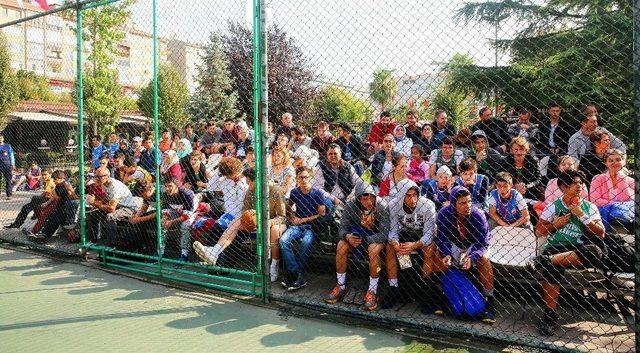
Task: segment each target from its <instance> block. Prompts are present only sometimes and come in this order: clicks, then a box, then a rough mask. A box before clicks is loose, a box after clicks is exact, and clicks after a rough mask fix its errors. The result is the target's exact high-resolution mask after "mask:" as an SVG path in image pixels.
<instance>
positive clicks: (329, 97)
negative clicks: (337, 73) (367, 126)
mask: <svg viewBox="0 0 640 353" xmlns="http://www.w3.org/2000/svg"><path fill="white" fill-rule="evenodd" d="M312 110H313V111H314V112H316V114H317V115H318V116H320V117H322V118H323V119H325V120H327V121H329V122H332V123H341V122H346V123H352V122H353V123H362V122H366V121H369V120H370V118H371V115H372V114H373V109H372V108H371V106H370V105H369V103H368V102H366V101H364V100H360V99H358V98H356V97H355V96H354V95H353V94H351V93H350V92H349V91H347V90H345V89H342V88H340V87H336V86H333V85H329V86H326V87H324V88H322V89H321V90H320V92H319V94H318V96H317V97H316V99H315V100H314V102H313V104H312Z"/></svg>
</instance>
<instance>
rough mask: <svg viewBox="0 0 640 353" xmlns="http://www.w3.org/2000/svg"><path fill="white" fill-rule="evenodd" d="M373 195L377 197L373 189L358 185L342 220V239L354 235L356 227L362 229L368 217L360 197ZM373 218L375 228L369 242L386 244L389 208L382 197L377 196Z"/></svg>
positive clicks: (368, 238) (363, 184)
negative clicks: (350, 234)
mask: <svg viewBox="0 0 640 353" xmlns="http://www.w3.org/2000/svg"><path fill="white" fill-rule="evenodd" d="M362 194H371V195H374V196H375V195H376V193H375V191H374V190H373V187H372V186H371V185H369V184H367V183H365V182H360V183H357V184H356V187H355V197H354V198H353V200H351V201H349V202H347V205H346V207H345V210H344V213H343V216H342V220H341V221H340V230H339V234H340V237H341V238H344V237H345V236H346V235H347V234H349V233H353V229H354V228H356V227H362V226H363V224H362V221H363V220H364V219H365V218H366V217H367V214H366V212H365V210H364V209H363V208H362V206H361V205H360V201H359V198H360V195H362ZM371 212H372V214H370V215H372V216H373V219H374V221H373V228H372V229H371V233H372V234H371V235H369V236H367V237H366V238H367V242H369V243H385V242H386V241H387V234H389V206H388V205H387V202H386V201H384V200H383V199H382V198H381V197H378V196H376V206H375V208H374V209H373V210H372V211H371Z"/></svg>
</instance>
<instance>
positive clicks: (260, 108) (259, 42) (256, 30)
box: [253, 0, 269, 301]
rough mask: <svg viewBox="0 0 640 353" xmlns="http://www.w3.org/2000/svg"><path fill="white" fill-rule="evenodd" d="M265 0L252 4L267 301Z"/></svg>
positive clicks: (259, 251) (260, 253) (260, 238)
mask: <svg viewBox="0 0 640 353" xmlns="http://www.w3.org/2000/svg"><path fill="white" fill-rule="evenodd" d="M264 5H265V4H264V0H253V126H254V128H255V135H256V138H255V142H254V148H255V151H256V182H255V195H256V197H255V200H256V204H255V207H256V218H257V230H256V232H257V235H256V238H257V239H256V240H257V241H256V243H257V246H256V255H257V257H258V263H257V272H258V275H259V277H260V278H262V290H261V293H260V296H261V297H262V300H263V301H267V299H268V292H267V283H268V278H269V276H268V266H267V263H266V262H267V261H266V260H267V254H268V249H269V246H268V244H269V225H268V220H269V200H268V197H269V192H268V190H269V186H268V182H267V181H268V178H267V177H266V174H267V168H266V166H267V164H266V136H265V135H264V133H265V131H267V129H266V124H267V119H268V117H267V103H266V102H267V90H268V82H267V60H266V58H267V50H266V32H265V31H266V28H265V27H266V26H265V21H266V20H265V16H264V13H263V11H264V8H265V7H264Z"/></svg>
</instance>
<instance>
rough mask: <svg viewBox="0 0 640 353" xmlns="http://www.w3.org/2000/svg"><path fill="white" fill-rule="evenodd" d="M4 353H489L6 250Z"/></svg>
mask: <svg viewBox="0 0 640 353" xmlns="http://www.w3.org/2000/svg"><path fill="white" fill-rule="evenodd" d="M0 302H1V303H2V304H0V342H1V344H0V347H1V348H0V351H2V352H25V353H27V352H65V353H72V352H82V353H85V352H87V351H100V352H119V351H127V352H168V351H172V352H305V351H308V352H365V351H367V352H369V351H373V352H409V351H410V352H440V351H443V352H444V351H446V352H467V351H472V352H488V351H495V349H487V347H480V348H465V347H463V348H460V347H451V346H449V347H447V346H444V345H442V344H438V343H428V342H421V343H418V342H416V341H415V340H412V339H410V338H407V337H403V336H400V335H396V334H393V333H389V332H386V331H380V330H372V329H367V328H362V327H354V326H351V325H349V326H345V325H342V324H337V323H331V322H327V321H321V320H315V319H310V318H300V317H294V316H287V315H283V314H282V312H278V311H276V310H272V309H268V308H263V307H259V306H254V305H250V304H246V303H242V302H239V301H236V300H232V299H229V298H224V297H219V296H215V295H211V294H203V293H193V292H186V291H181V290H177V289H172V288H167V287H164V286H160V285H155V284H151V283H147V282H143V281H139V280H136V279H133V278H129V277H124V276H118V275H114V274H110V273H107V272H104V271H101V270H98V269H95V268H92V267H88V266H85V265H80V264H74V263H66V262H59V261H56V260H52V259H48V258H43V257H40V256H38V255H32V254H29V253H23V252H18V251H13V250H8V249H2V248H0Z"/></svg>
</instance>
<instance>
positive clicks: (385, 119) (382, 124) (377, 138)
mask: <svg viewBox="0 0 640 353" xmlns="http://www.w3.org/2000/svg"><path fill="white" fill-rule="evenodd" d="M395 128H396V123H395V122H393V121H392V119H391V113H390V112H389V111H386V110H385V111H383V112H382V113H380V120H379V121H378V122H376V123H374V124H373V126H372V127H371V132H370V133H369V137H368V138H367V142H368V143H369V144H370V146H371V148H372V150H373V152H378V151H379V150H380V149H382V148H383V144H382V143H383V139H384V138H385V137H386V135H387V134H391V135H392V136H393V131H394V130H395Z"/></svg>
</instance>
